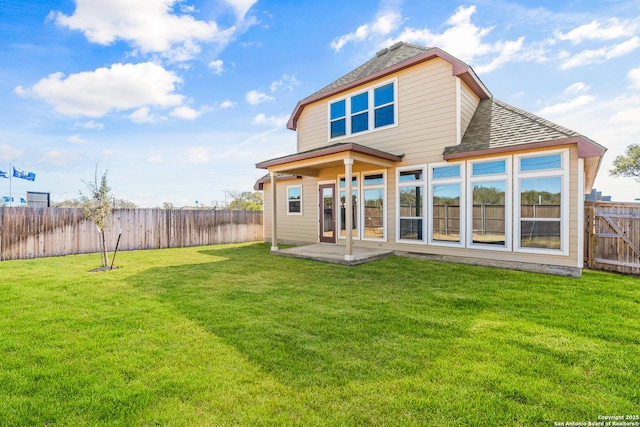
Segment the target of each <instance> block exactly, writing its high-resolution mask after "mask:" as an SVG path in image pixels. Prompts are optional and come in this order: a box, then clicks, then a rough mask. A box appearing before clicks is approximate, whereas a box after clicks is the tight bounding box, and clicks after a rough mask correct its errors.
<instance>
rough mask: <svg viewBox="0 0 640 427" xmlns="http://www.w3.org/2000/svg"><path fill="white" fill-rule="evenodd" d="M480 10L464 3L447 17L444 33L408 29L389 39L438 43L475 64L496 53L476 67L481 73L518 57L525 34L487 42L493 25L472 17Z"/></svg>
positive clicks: (443, 48)
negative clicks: (481, 23)
mask: <svg viewBox="0 0 640 427" xmlns="http://www.w3.org/2000/svg"><path fill="white" fill-rule="evenodd" d="M475 11H476V7H475V6H469V7H464V6H460V7H458V8H457V9H456V11H455V13H454V14H453V15H452V16H451V17H450V18H449V19H448V20H447V24H448V25H449V28H447V29H446V30H445V31H444V32H442V33H434V32H432V31H431V30H430V29H429V28H421V29H420V28H406V29H405V30H404V31H403V32H402V33H401V34H400V35H398V36H397V37H394V38H393V39H390V40H388V41H387V44H391V43H393V42H395V41H400V40H402V41H406V42H414V43H417V44H422V45H425V46H437V47H439V48H441V49H442V50H444V51H445V52H448V53H450V54H452V55H454V56H455V57H457V58H460V59H461V60H463V61H465V62H468V63H474V62H475V61H476V58H483V57H486V56H488V55H491V56H494V57H493V59H491V60H489V62H488V63H486V64H484V65H482V64H480V65H476V66H474V67H475V68H476V71H478V72H490V71H492V70H495V69H496V68H498V67H500V66H501V65H503V64H505V63H506V62H508V61H511V60H514V59H516V58H517V57H518V56H519V55H520V54H521V53H522V49H523V42H524V37H520V38H518V39H517V40H515V41H508V40H507V41H502V40H501V41H498V42H496V43H493V44H490V43H484V42H483V39H484V38H485V37H486V36H487V35H488V34H489V33H490V32H491V31H492V30H493V27H485V28H482V27H478V26H476V25H475V24H474V23H473V22H472V21H471V17H472V16H473V14H474V13H475Z"/></svg>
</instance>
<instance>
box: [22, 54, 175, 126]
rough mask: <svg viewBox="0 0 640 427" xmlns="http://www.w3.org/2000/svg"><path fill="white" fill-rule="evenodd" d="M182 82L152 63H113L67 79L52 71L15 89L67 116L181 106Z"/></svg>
mask: <svg viewBox="0 0 640 427" xmlns="http://www.w3.org/2000/svg"><path fill="white" fill-rule="evenodd" d="M181 81H182V80H181V79H180V77H178V76H176V75H175V74H174V73H172V72H170V71H167V70H165V69H164V68H163V67H162V66H160V65H157V64H154V63H152V62H144V63H141V64H113V65H112V66H111V67H110V68H98V69H97V70H95V71H86V72H82V73H78V74H71V75H70V76H68V77H66V78H65V77H64V74H62V73H59V72H58V73H54V74H50V75H49V76H48V77H46V78H44V79H42V80H40V81H39V82H38V83H36V84H34V85H33V86H32V87H31V88H28V89H25V88H23V87H22V86H18V87H16V88H15V92H16V93H17V94H18V95H20V96H31V97H34V98H41V99H44V100H45V101H46V102H48V103H50V104H53V105H54V106H55V107H54V108H55V110H56V111H57V112H59V113H62V114H64V115H67V116H74V117H75V116H88V117H102V116H104V115H105V114H107V113H108V112H110V111H112V110H130V109H134V108H140V107H143V106H157V107H174V106H178V105H180V104H181V103H182V101H183V96H182V95H179V94H176V93H175V89H176V85H177V84H178V83H180V82H181Z"/></svg>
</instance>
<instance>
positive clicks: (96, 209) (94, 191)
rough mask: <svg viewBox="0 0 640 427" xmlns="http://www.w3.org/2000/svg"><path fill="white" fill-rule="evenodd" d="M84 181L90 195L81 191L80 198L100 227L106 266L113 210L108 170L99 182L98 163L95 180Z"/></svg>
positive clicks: (87, 214)
mask: <svg viewBox="0 0 640 427" xmlns="http://www.w3.org/2000/svg"><path fill="white" fill-rule="evenodd" d="M83 182H84V183H85V185H86V186H87V189H88V190H89V193H90V195H89V196H87V195H84V194H82V192H80V200H81V201H82V203H83V206H82V211H83V213H84V215H85V216H86V217H87V218H89V219H90V220H91V221H93V222H94V223H95V224H96V226H97V227H98V230H99V232H100V240H101V242H102V266H103V267H105V268H106V267H107V266H108V265H109V259H108V258H107V240H106V238H105V230H106V229H107V228H109V217H110V216H111V211H112V210H113V208H112V206H111V197H110V193H111V188H110V187H109V185H108V184H107V171H106V170H105V171H104V173H103V174H102V178H101V179H100V181H99V182H98V165H96V171H95V175H94V179H93V182H86V181H83Z"/></svg>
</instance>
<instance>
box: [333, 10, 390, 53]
mask: <svg viewBox="0 0 640 427" xmlns="http://www.w3.org/2000/svg"><path fill="white" fill-rule="evenodd" d="M401 22H402V16H401V15H400V13H398V12H396V11H392V10H383V11H382V12H380V13H379V14H378V16H377V17H376V19H375V20H374V21H373V22H370V23H368V24H364V25H361V26H359V27H358V28H357V29H356V30H355V31H353V32H351V33H348V34H345V35H342V36H340V37H336V38H335V39H333V41H332V42H331V47H332V48H333V49H334V50H335V51H336V52H338V51H340V50H341V49H342V48H343V47H344V46H345V45H346V44H347V43H352V42H359V41H363V40H367V39H369V38H371V37H374V36H386V35H388V34H389V33H391V32H392V31H395V30H396V29H397V28H398V26H399V25H400V23H401Z"/></svg>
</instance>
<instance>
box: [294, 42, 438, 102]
mask: <svg viewBox="0 0 640 427" xmlns="http://www.w3.org/2000/svg"><path fill="white" fill-rule="evenodd" d="M432 49H433V48H431V47H423V46H418V45H414V44H411V43H404V42H398V43H396V44H394V45H393V46H391V47H389V48H384V49H382V50H381V51H379V52H378V53H377V54H376V56H375V58H373V59H371V60H369V61H367V62H365V63H364V64H362V65H361V66H359V67H358V68H356V69H355V70H353V71H351V72H350V73H348V74H345V75H344V76H342V77H340V78H339V79H338V80H336V81H334V82H333V83H331V84H329V85H327V86H325V87H323V88H322V89H320V90H319V91H317V92H315V93H314V94H312V95H310V96H308V97H307V98H313V97H314V96H317V95H320V94H322V93H324V92H328V91H330V90H332V89H336V88H338V87H340V86H344V85H346V84H349V83H352V82H354V81H356V80H360V79H363V78H365V77H367V76H370V75H372V74H374V73H377V72H378V71H382V70H384V69H385V68H389V67H392V66H394V65H396V64H399V63H401V62H403V61H406V60H407V59H410V58H413V57H414V56H418V55H420V54H422V53H425V52H428V51H430V50H432ZM307 98H305V99H307Z"/></svg>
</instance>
